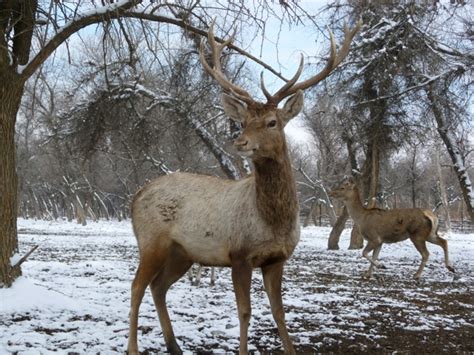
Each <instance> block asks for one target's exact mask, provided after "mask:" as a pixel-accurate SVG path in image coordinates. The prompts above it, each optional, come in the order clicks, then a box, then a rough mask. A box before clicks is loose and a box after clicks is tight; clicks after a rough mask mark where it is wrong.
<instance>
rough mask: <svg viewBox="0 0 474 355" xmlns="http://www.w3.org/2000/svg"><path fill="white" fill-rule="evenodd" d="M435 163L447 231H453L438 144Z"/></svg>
mask: <svg viewBox="0 0 474 355" xmlns="http://www.w3.org/2000/svg"><path fill="white" fill-rule="evenodd" d="M435 159H436V162H435V165H436V175H438V189H439V195H440V199H441V205H442V208H443V212H444V223H445V227H446V231H448V232H451V229H452V227H451V216H450V214H449V201H448V192H447V191H446V184H445V182H444V178H443V171H442V170H441V159H440V152H439V146H438V145H437V146H436V155H435Z"/></svg>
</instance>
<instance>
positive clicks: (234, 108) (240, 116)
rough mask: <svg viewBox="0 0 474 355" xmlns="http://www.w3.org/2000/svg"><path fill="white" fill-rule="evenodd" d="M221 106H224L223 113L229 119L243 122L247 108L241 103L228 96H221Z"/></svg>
mask: <svg viewBox="0 0 474 355" xmlns="http://www.w3.org/2000/svg"><path fill="white" fill-rule="evenodd" d="M222 105H223V106H224V111H225V113H226V114H227V116H229V117H230V118H231V119H233V120H234V121H238V122H242V121H244V119H245V116H246V114H247V106H245V104H244V103H243V102H242V101H239V100H237V99H236V98H234V97H232V96H230V95H227V94H222Z"/></svg>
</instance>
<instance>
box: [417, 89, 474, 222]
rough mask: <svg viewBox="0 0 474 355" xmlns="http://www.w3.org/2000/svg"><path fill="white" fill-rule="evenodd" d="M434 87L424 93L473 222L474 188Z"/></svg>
mask: <svg viewBox="0 0 474 355" xmlns="http://www.w3.org/2000/svg"><path fill="white" fill-rule="evenodd" d="M434 90H435V89H434V87H433V85H431V86H430V87H429V88H428V89H427V90H426V93H427V95H428V99H429V100H430V103H431V110H432V111H433V114H434V117H435V119H436V123H437V125H438V133H439V135H440V136H441V139H442V140H443V142H444V144H445V146H446V149H447V150H448V153H449V156H450V158H451V161H452V163H453V166H454V171H455V173H456V176H457V178H458V181H459V185H460V187H461V191H462V195H463V198H464V202H465V203H466V209H467V213H468V214H469V218H470V219H471V223H474V190H473V186H472V183H471V179H470V178H469V175H468V173H467V170H466V167H465V164H464V161H463V158H462V155H461V151H460V149H459V148H458V146H457V144H456V141H455V140H454V139H453V137H452V133H451V132H450V131H449V122H448V119H447V117H446V115H445V111H444V109H443V105H442V103H441V102H440V101H439V98H438V96H437V95H436V94H435V92H434Z"/></svg>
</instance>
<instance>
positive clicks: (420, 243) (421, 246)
mask: <svg viewBox="0 0 474 355" xmlns="http://www.w3.org/2000/svg"><path fill="white" fill-rule="evenodd" d="M410 239H411V241H412V242H413V244H414V245H415V247H416V249H417V250H418V251H419V252H420V254H421V264H420V267H419V268H418V271H417V272H416V273H415V275H414V278H415V279H416V280H418V279H419V278H420V276H421V273H422V272H423V269H424V268H425V266H426V263H427V262H428V258H429V257H430V252H429V251H428V249H427V248H426V242H425V240H424V239H421V238H419V239H418V238H417V237H411V238H410Z"/></svg>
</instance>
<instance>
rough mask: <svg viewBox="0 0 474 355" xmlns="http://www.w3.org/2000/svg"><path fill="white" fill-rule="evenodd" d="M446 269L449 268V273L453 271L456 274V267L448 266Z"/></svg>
mask: <svg viewBox="0 0 474 355" xmlns="http://www.w3.org/2000/svg"><path fill="white" fill-rule="evenodd" d="M446 267H447V268H448V270H449V271H451V272H456V271H455V270H454V267H453V266H452V265H447V266H446Z"/></svg>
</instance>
